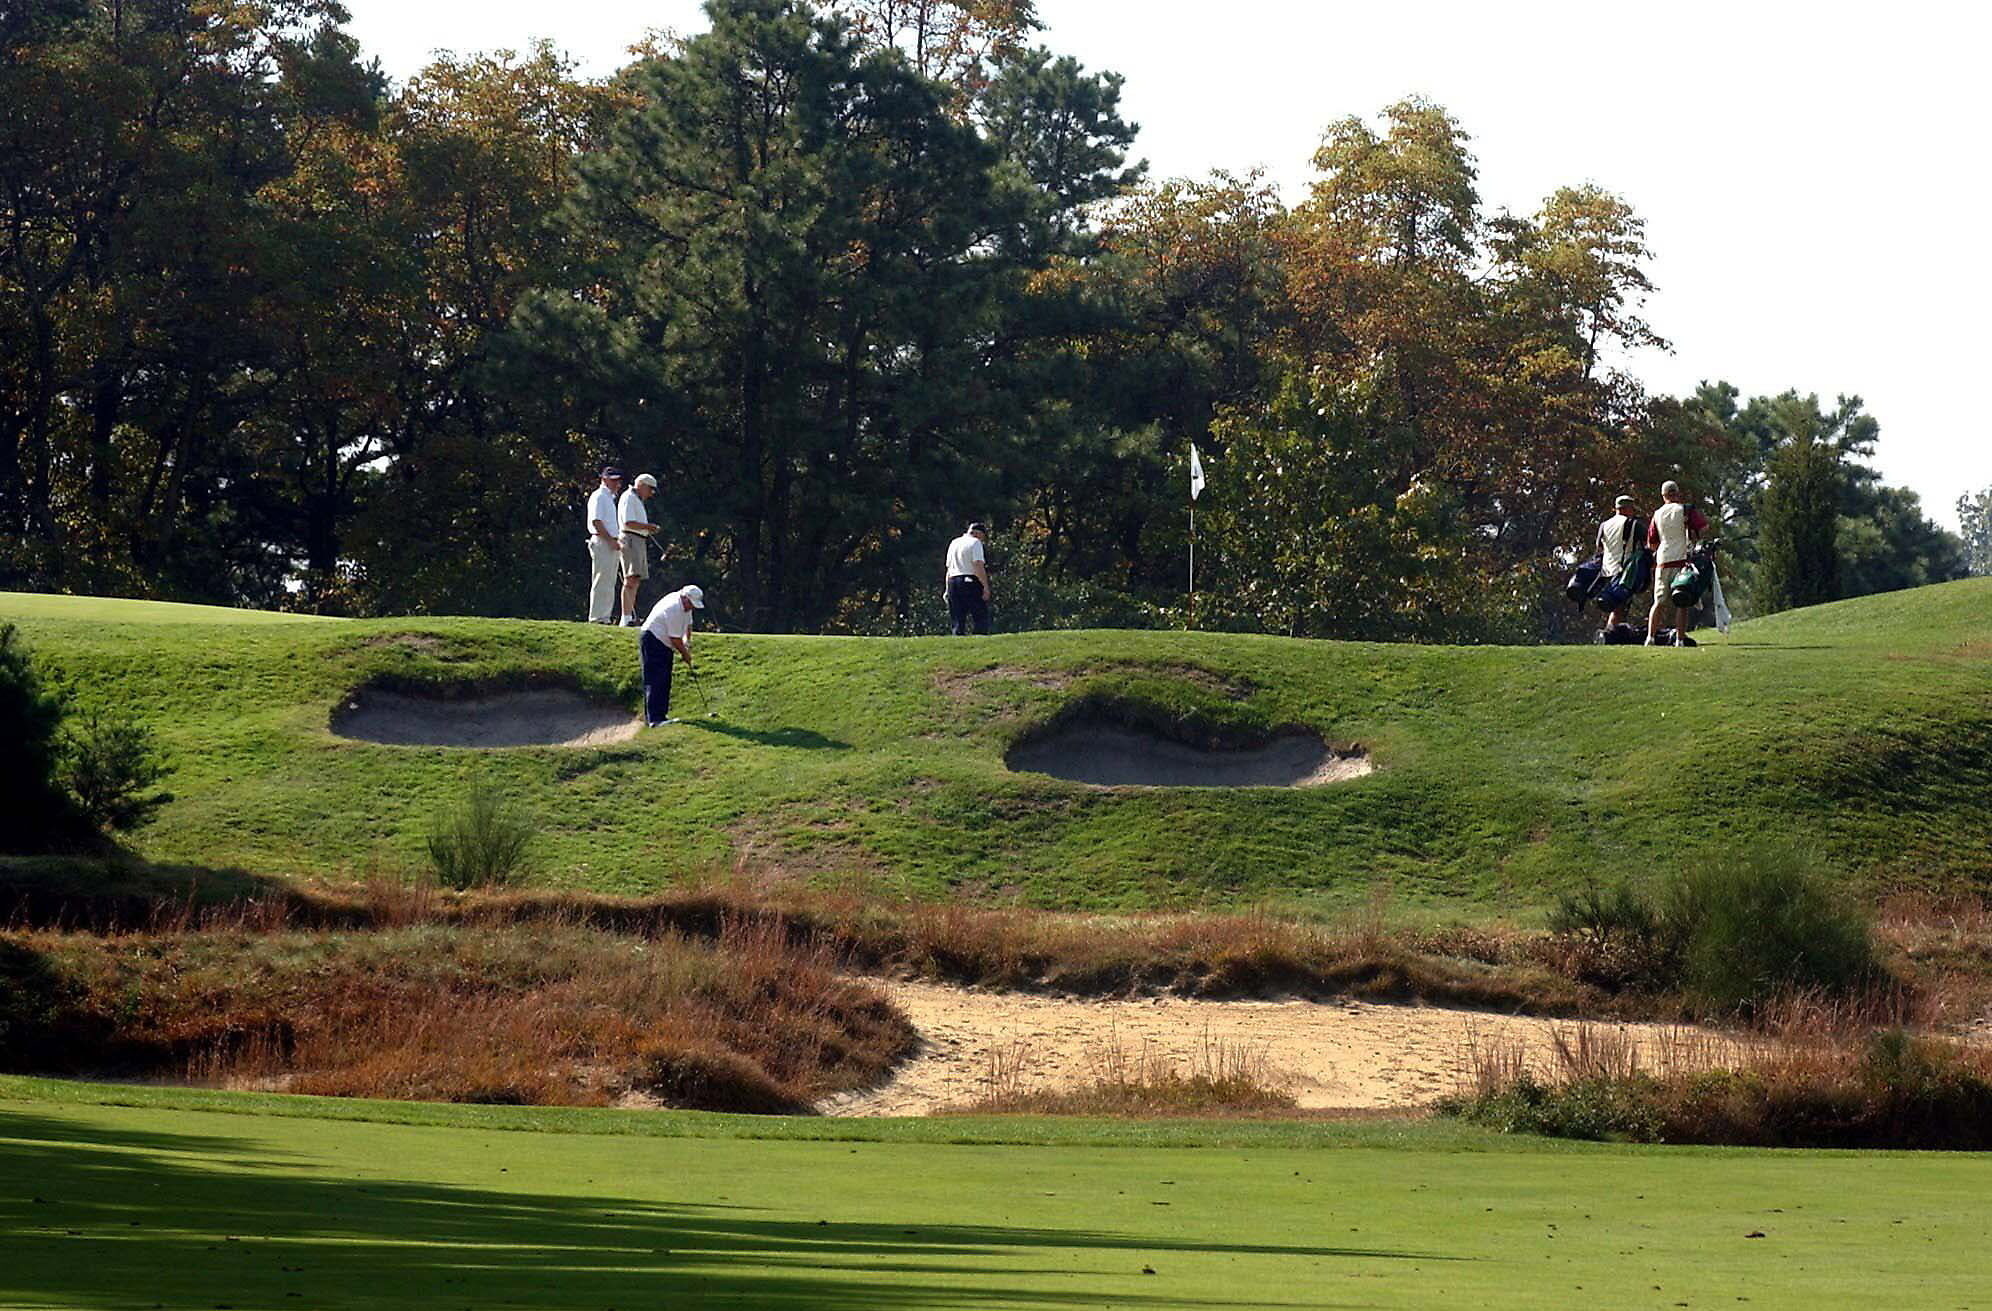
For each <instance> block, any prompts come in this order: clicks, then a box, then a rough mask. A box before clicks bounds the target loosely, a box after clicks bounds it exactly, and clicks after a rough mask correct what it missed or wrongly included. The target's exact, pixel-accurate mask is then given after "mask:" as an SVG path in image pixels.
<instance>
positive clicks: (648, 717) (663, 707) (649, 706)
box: [636, 633, 676, 724]
mask: <svg viewBox="0 0 1992 1311" xmlns="http://www.w3.org/2000/svg"><path fill="white" fill-rule="evenodd" d="M636 649H637V652H638V654H639V655H641V657H642V659H643V722H644V723H646V724H661V723H663V722H664V721H665V720H667V719H669V718H670V717H671V661H672V660H673V659H674V658H675V656H676V652H674V651H672V650H671V648H670V647H668V646H666V645H665V644H664V643H662V642H660V641H658V640H657V639H656V638H655V637H652V636H651V635H650V634H649V633H639V634H637V638H636Z"/></svg>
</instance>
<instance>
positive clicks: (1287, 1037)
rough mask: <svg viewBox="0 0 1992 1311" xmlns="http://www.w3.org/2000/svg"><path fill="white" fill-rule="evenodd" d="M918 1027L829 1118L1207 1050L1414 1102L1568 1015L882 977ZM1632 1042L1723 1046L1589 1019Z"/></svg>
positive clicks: (1550, 1030) (1317, 1089) (1317, 1096)
mask: <svg viewBox="0 0 1992 1311" xmlns="http://www.w3.org/2000/svg"><path fill="white" fill-rule="evenodd" d="M879 986H880V987H882V988H884V989H885V990H886V991H887V992H888V993H890V994H891V996H892V998H893V1001H894V1003H895V1004H896V1005H898V1006H899V1007H900V1008H901V1009H902V1010H904V1011H905V1012H906V1014H907V1016H908V1018H910V1019H911V1020H912V1021H913V1024H914V1026H915V1027H916V1028H918V1029H919V1031H920V1034H921V1038H922V1045H921V1050H920V1051H919V1052H918V1053H917V1054H916V1055H915V1056H914V1057H913V1058H912V1059H911V1060H909V1061H908V1062H907V1063H906V1064H904V1065H902V1066H901V1067H900V1068H899V1070H898V1071H897V1073H896V1074H895V1076H894V1077H893V1079H892V1080H891V1082H889V1083H887V1084H886V1085H885V1086H883V1087H881V1088H878V1089H875V1090H872V1091H868V1092H860V1093H848V1094H842V1095H839V1096H837V1097H832V1098H829V1099H826V1100H825V1101H824V1102H822V1103H820V1104H819V1106H818V1109H819V1110H820V1111H822V1112H823V1113H824V1114H826V1115H848V1116H871V1115H930V1114H932V1113H934V1112H935V1111H938V1110H941V1109H943V1108H945V1107H948V1106H950V1105H955V1104H960V1103H964V1102H967V1101H971V1100H973V1099H974V1098H976V1097H977V1096H979V1095H982V1094H983V1093H984V1092H985V1091H986V1090H987V1089H988V1087H989V1084H990V1079H991V1073H992V1069H995V1068H998V1067H1001V1068H1004V1069H1006V1070H1008V1071H1012V1072H1013V1073H1011V1074H1009V1075H1007V1076H1005V1077H1007V1078H1008V1079H1009V1081H1010V1083H1011V1086H1012V1087H1015V1088H1018V1089H1029V1088H1036V1087H1053V1088H1056V1087H1073V1086H1082V1085H1084V1084H1087V1083H1090V1082H1092V1081H1094V1080H1095V1079H1096V1078H1098V1076H1099V1072H1100V1070H1101V1068H1102V1065H1103V1063H1104V1062H1105V1060H1106V1059H1107V1053H1108V1052H1110V1051H1112V1050H1114V1049H1116V1048H1117V1049H1118V1050H1119V1051H1120V1052H1121V1053H1123V1054H1124V1055H1125V1056H1127V1057H1129V1058H1135V1057H1139V1056H1140V1055H1141V1054H1142V1052H1143V1050H1144V1049H1146V1050H1147V1051H1148V1052H1149V1053H1150V1054H1151V1055H1156V1056H1162V1057H1166V1058H1169V1059H1171V1060H1173V1061H1174V1062H1175V1063H1176V1067H1177V1068H1179V1069H1181V1070H1184V1071H1185V1072H1191V1071H1194V1070H1195V1069H1197V1068H1198V1062H1199V1059H1200V1055H1201V1054H1202V1053H1204V1052H1206V1051H1207V1050H1209V1049H1210V1048H1211V1047H1212V1046H1214V1045H1216V1044H1224V1045H1227V1046H1228V1047H1230V1048H1232V1049H1238V1048H1243V1049H1246V1051H1247V1054H1248V1055H1249V1056H1250V1057H1251V1058H1252V1059H1253V1060H1254V1061H1255V1062H1257V1063H1259V1064H1260V1065H1261V1066H1262V1067H1263V1068H1264V1069H1265V1070H1266V1071H1267V1072H1268V1073H1269V1075H1270V1076H1271V1077H1270V1078H1269V1079H1267V1080H1265V1081H1266V1082H1271V1083H1274V1084H1276V1085H1278V1086H1282V1087H1284V1088H1285V1090H1286V1091H1288V1092H1290V1093H1292V1094H1293V1096H1294V1098H1295V1100H1296V1101H1298V1103H1299V1104H1300V1105H1301V1106H1302V1107H1306V1108H1351V1109H1354V1108H1363V1109H1383V1108H1394V1107H1417V1106H1422V1105H1425V1104H1427V1103H1429V1102H1431V1101H1432V1100H1434V1099H1435V1098H1438V1097H1441V1096H1444V1095H1445V1094H1446V1093H1449V1092H1453V1091H1455V1090H1456V1089H1458V1088H1459V1087H1461V1086H1462V1083H1463V1080H1464V1079H1465V1078H1466V1076H1467V1074H1468V1072H1469V1071H1470V1070H1471V1069H1472V1062H1473V1052H1474V1049H1475V1048H1476V1046H1477V1047H1479V1048H1481V1049H1483V1050H1488V1049H1493V1048H1497V1047H1499V1048H1510V1049H1513V1050H1516V1051H1518V1052H1521V1053H1524V1054H1525V1055H1526V1057H1527V1059H1529V1060H1530V1061H1531V1063H1532V1064H1534V1065H1535V1066H1536V1067H1537V1068H1539V1069H1544V1070H1547V1069H1548V1068H1550V1066H1551V1063H1552V1061H1553V1059H1554V1043H1555V1038H1556V1035H1557V1034H1558V1033H1559V1032H1561V1033H1562V1034H1563V1035H1564V1036H1565V1037H1566V1039H1574V1037H1575V1036H1576V1034H1577V1031H1578V1030H1579V1029H1580V1028H1581V1027H1584V1026H1581V1025H1580V1024H1579V1023H1578V1022H1576V1021H1570V1020H1539V1019H1528V1018H1520V1017H1514V1016H1504V1015H1496V1014H1492V1013H1489V1012H1486V1011H1471V1010H1457V1009H1452V1008H1449V1007H1442V1006H1416V1005H1403V1006H1400V1005H1388V1004H1380V1003H1375V1002H1362V1001H1330V1002H1310V1001H1192V1000H1186V999H1183V998H1176V997H1162V998H1151V999H1142V1000H1123V1001H1092V1000H1074V999H1070V998H1058V997H1040V996H1030V995H1020V994H1015V993H987V992H976V991H972V990H967V989H961V988H952V987H944V986H939V985H935V984H922V983H896V982H881V983H880V985H879ZM1589 1028H1590V1030H1591V1031H1592V1033H1593V1034H1594V1035H1595V1034H1597V1033H1599V1032H1600V1031H1603V1032H1605V1033H1607V1034H1610V1035H1618V1036H1621V1037H1623V1038H1625V1039H1627V1040H1629V1041H1631V1042H1634V1043H1636V1044H1638V1051H1639V1054H1640V1058H1641V1062H1642V1067H1643V1068H1648V1069H1652V1068H1656V1067H1659V1068H1666V1067H1668V1066H1671V1065H1674V1064H1680V1063H1695V1064H1702V1063H1705V1062H1706V1061H1707V1060H1708V1059H1709V1055H1710V1053H1711V1051H1713V1050H1719V1049H1725V1040H1724V1039H1722V1038H1721V1037H1719V1036H1718V1035H1714V1034H1712V1033H1709V1032H1707V1031H1704V1030H1696V1029H1691V1028H1684V1027H1680V1026H1671V1025H1656V1024H1623V1025H1621V1024H1599V1023H1592V1024H1590V1025H1589Z"/></svg>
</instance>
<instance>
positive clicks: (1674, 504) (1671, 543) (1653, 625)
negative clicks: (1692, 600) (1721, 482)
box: [1646, 478, 1708, 646]
mask: <svg viewBox="0 0 1992 1311" xmlns="http://www.w3.org/2000/svg"><path fill="white" fill-rule="evenodd" d="M1660 500H1661V505H1660V508H1659V509H1657V510H1655V511H1654V512H1653V526H1652V527H1651V528H1648V529H1647V530H1646V544H1647V545H1648V546H1650V547H1652V548H1653V558H1654V560H1656V561H1657V562H1658V566H1657V568H1656V569H1655V570H1654V573H1653V612H1652V613H1651V614H1649V615H1648V616H1647V617H1646V645H1648V646H1659V645H1661V642H1660V630H1661V629H1662V628H1664V627H1667V626H1668V625H1665V624H1662V623H1661V622H1660V619H1661V616H1662V614H1663V613H1665V614H1667V615H1669V616H1671V617H1672V619H1673V621H1674V622H1673V625H1672V627H1673V629H1674V643H1673V644H1674V645H1675V646H1686V645H1687V643H1686V642H1685V641H1683V640H1682V639H1683V638H1685V637H1686V636H1687V635H1688V613H1689V612H1688V611H1686V610H1683V609H1680V608H1679V607H1677V606H1676V605H1675V604H1674V603H1673V601H1672V600H1670V599H1669V598H1668V595H1667V586H1668V583H1669V582H1670V581H1671V580H1672V578H1673V574H1674V571H1675V570H1677V569H1680V568H1681V567H1683V566H1684V565H1686V564H1687V562H1688V556H1689V555H1691V554H1693V552H1694V547H1695V543H1696V542H1698V541H1700V540H1701V535H1702V534H1703V533H1705V532H1707V531H1708V516H1707V515H1705V514H1703V513H1702V512H1701V511H1700V510H1697V509H1694V508H1692V507H1691V506H1689V505H1687V504H1686V503H1684V502H1683V501H1682V499H1681V484H1679V483H1677V482H1675V481H1674V480H1673V479H1671V478H1669V479H1668V480H1667V481H1666V482H1664V483H1662V484H1660Z"/></svg>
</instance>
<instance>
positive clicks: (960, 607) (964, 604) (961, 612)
mask: <svg viewBox="0 0 1992 1311" xmlns="http://www.w3.org/2000/svg"><path fill="white" fill-rule="evenodd" d="M971 620H973V621H974V623H975V631H976V632H978V633H987V632H988V631H989V598H988V597H986V596H984V595H983V594H982V580H981V579H979V578H977V577H975V576H974V575H973V574H956V575H955V576H954V577H952V578H950V579H948V622H949V623H950V624H951V625H953V627H954V635H955V636H956V637H962V636H965V635H966V634H967V633H968V625H969V622H970V621H971Z"/></svg>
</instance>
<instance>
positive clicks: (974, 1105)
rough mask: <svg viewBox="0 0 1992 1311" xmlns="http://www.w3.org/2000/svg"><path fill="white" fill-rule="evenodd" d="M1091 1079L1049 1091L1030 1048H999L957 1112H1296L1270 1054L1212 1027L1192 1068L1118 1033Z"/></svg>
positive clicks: (1098, 1052)
mask: <svg viewBox="0 0 1992 1311" xmlns="http://www.w3.org/2000/svg"><path fill="white" fill-rule="evenodd" d="M1087 1063H1088V1067H1089V1068H1088V1071H1087V1074H1086V1077H1085V1079H1084V1080H1083V1081H1082V1082H1081V1083H1079V1084H1077V1085H1076V1086H1073V1087H1069V1088H1049V1087H1045V1086H1044V1085H1043V1083H1042V1080H1041V1079H1039V1078H1038V1077H1037V1076H1036V1074H1035V1071H1034V1065H1033V1061H1032V1059H1031V1051H1030V1047H1029V1046H1028V1044H1025V1043H1011V1044H1009V1045H1008V1046H1005V1047H999V1048H995V1049H993V1050H992V1051H991V1052H990V1056H989V1072H988V1074H987V1076H986V1079H985V1084H984V1090H983V1092H982V1094H981V1095H980V1096H979V1097H977V1098H975V1099H974V1100H973V1101H971V1102H968V1103H966V1104H964V1105H962V1106H960V1107H956V1108H951V1110H950V1113H951V1114H961V1115H1097V1116H1132V1117H1147V1116H1159V1115H1217V1114H1239V1113H1250V1112H1257V1113H1275V1112H1282V1111H1292V1110H1293V1109H1294V1099H1293V1095H1292V1094H1291V1093H1290V1092H1288V1091H1287V1085H1288V1083H1289V1080H1288V1079H1287V1078H1286V1076H1284V1075H1283V1074H1281V1073H1280V1072H1279V1071H1277V1070H1275V1069H1274V1068H1273V1067H1272V1064H1271V1062H1270V1060H1269V1059H1268V1057H1267V1054H1266V1049H1265V1048H1263V1047H1253V1046H1249V1045H1246V1044H1241V1043H1235V1042H1229V1041H1227V1040H1225V1039H1223V1038H1213V1037H1211V1035H1210V1033H1209V1032H1208V1031H1207V1030H1206V1031H1205V1033H1204V1036H1203V1040H1202V1042H1201V1043H1200V1044H1199V1045H1198V1048H1197V1050H1196V1051H1195V1052H1194V1053H1193V1054H1192V1055H1191V1057H1190V1059H1189V1060H1188V1061H1187V1062H1186V1063H1179V1062H1177V1061H1175V1060H1173V1059H1171V1058H1170V1057H1169V1056H1168V1055H1166V1054H1165V1053H1163V1052H1159V1051H1157V1050H1156V1049H1155V1048H1154V1047H1153V1046H1152V1045H1151V1044H1149V1043H1146V1042H1144V1043H1143V1044H1142V1045H1141V1047H1140V1048H1139V1049H1138V1050H1135V1051H1132V1052H1130V1051H1129V1050H1128V1049H1127V1047H1126V1045H1125V1044H1123V1043H1122V1042H1121V1041H1120V1039H1119V1037H1118V1035H1116V1036H1115V1037H1114V1038H1112V1039H1110V1040H1109V1041H1108V1042H1106V1043H1104V1044H1102V1045H1100V1046H1098V1047H1096V1048H1094V1049H1093V1050H1091V1051H1090V1052H1088V1053H1087Z"/></svg>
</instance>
